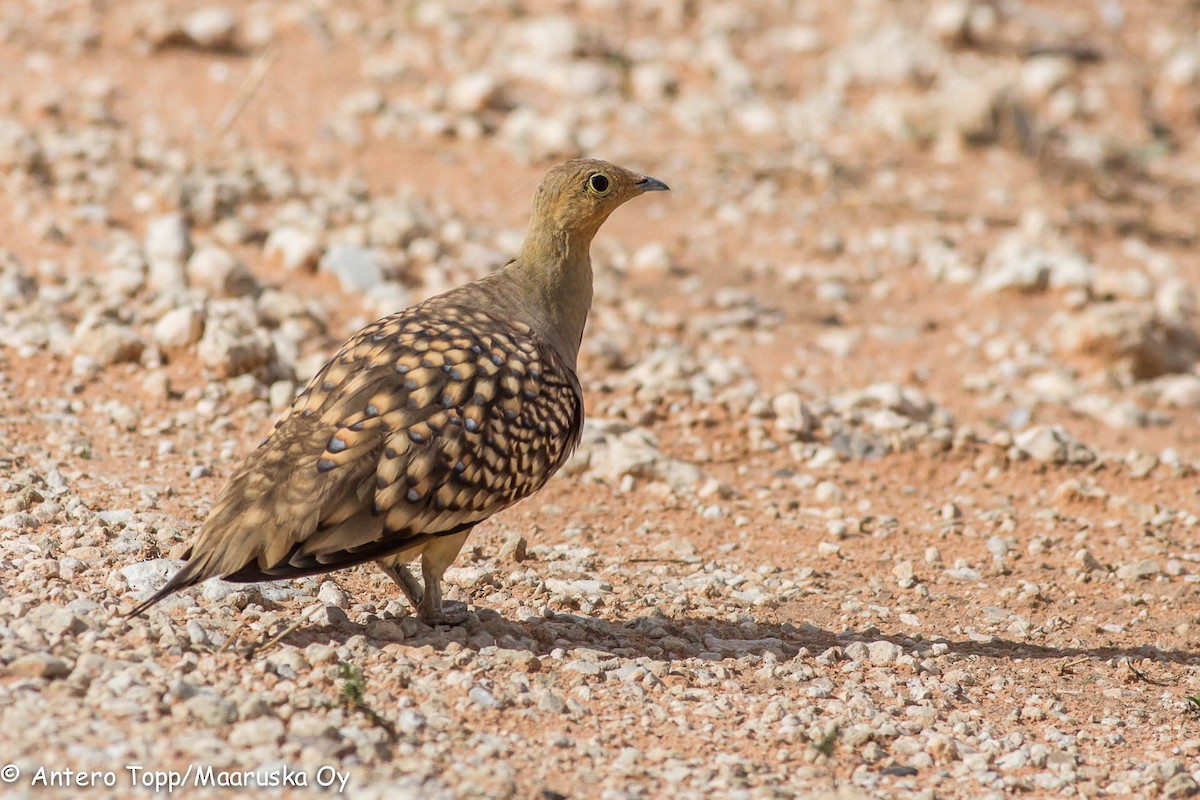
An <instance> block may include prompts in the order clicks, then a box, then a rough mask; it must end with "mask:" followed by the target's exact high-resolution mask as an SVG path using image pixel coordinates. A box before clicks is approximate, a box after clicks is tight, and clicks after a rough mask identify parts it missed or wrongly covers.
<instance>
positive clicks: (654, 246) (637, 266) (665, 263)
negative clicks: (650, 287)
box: [629, 242, 671, 275]
mask: <svg viewBox="0 0 1200 800" xmlns="http://www.w3.org/2000/svg"><path fill="white" fill-rule="evenodd" d="M629 267H630V269H632V270H633V271H635V272H640V273H644V274H651V275H665V274H667V273H668V272H669V271H670V270H671V254H670V252H669V251H668V250H667V246H666V245H664V244H663V243H662V242H650V243H649V244H645V245H642V246H641V247H640V248H638V249H637V251H635V252H634V254H633V256H632V257H631V258H630V259H629Z"/></svg>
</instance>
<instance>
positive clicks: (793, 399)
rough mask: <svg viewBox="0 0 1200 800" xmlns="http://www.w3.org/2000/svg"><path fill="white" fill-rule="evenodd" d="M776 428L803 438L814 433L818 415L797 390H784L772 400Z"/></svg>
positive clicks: (794, 436) (792, 435) (789, 434)
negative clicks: (816, 415) (814, 413)
mask: <svg viewBox="0 0 1200 800" xmlns="http://www.w3.org/2000/svg"><path fill="white" fill-rule="evenodd" d="M771 410H772V411H774V412H775V428H776V430H778V431H779V432H780V433H783V434H787V435H788V436H790V437H793V438H797V439H802V438H807V437H809V436H811V435H812V431H813V427H814V426H815V425H816V417H815V416H813V413H812V411H811V410H810V409H809V408H808V406H807V405H805V403H804V401H803V400H801V399H800V395H798V394H796V393H795V392H784V393H783V394H779V395H776V396H775V397H774V398H773V399H772V400H771Z"/></svg>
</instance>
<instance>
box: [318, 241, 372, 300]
mask: <svg viewBox="0 0 1200 800" xmlns="http://www.w3.org/2000/svg"><path fill="white" fill-rule="evenodd" d="M381 261H382V259H381V257H380V254H379V253H378V251H376V250H374V249H371V248H368V247H358V246H356V245H347V244H338V245H333V246H332V247H330V248H329V249H328V250H326V251H325V255H323V256H322V257H321V260H320V262H319V263H318V265H317V268H318V269H319V270H320V271H322V272H329V273H332V274H333V275H335V276H336V277H337V279H338V282H339V283H341V285H342V288H343V289H344V290H346V291H348V292H362V291H366V290H368V289H371V288H374V287H375V286H378V285H379V284H380V283H383V278H384V275H383V266H382V263H381Z"/></svg>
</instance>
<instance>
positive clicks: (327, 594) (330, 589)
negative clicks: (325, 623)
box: [317, 581, 350, 609]
mask: <svg viewBox="0 0 1200 800" xmlns="http://www.w3.org/2000/svg"><path fill="white" fill-rule="evenodd" d="M317 599H318V600H320V601H321V602H322V603H324V604H325V605H327V606H337V607H338V608H341V609H346V608H349V607H350V596H349V595H347V594H346V592H345V591H344V590H343V589H342V587H340V586H338V585H337V584H336V583H334V582H333V581H325V582H324V583H322V584H321V588H320V589H318V590H317Z"/></svg>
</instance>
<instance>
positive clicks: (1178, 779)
mask: <svg viewBox="0 0 1200 800" xmlns="http://www.w3.org/2000/svg"><path fill="white" fill-rule="evenodd" d="M1197 794H1200V783H1196V779H1195V778H1193V777H1192V776H1191V775H1189V774H1188V773H1186V772H1181V773H1179V774H1178V775H1175V776H1174V777H1172V778H1169V779H1168V780H1167V782H1166V783H1164V784H1163V788H1162V796H1163V797H1166V798H1175V797H1194V796H1195V795H1197Z"/></svg>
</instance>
